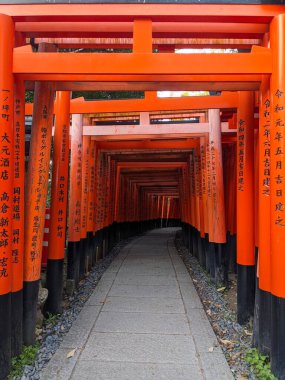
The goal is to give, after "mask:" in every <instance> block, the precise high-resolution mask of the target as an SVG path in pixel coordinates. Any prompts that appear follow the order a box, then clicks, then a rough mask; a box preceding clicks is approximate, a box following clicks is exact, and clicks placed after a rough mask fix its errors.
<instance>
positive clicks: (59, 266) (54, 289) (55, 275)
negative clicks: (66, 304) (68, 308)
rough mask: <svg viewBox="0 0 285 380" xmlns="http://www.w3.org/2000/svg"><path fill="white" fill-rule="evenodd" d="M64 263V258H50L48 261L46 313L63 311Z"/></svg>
mask: <svg viewBox="0 0 285 380" xmlns="http://www.w3.org/2000/svg"><path fill="white" fill-rule="evenodd" d="M63 265H64V259H60V260H48V262H47V289H48V298H47V302H46V304H45V313H51V314H61V313H62V293H63Z"/></svg>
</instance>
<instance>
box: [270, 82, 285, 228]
mask: <svg viewBox="0 0 285 380" xmlns="http://www.w3.org/2000/svg"><path fill="white" fill-rule="evenodd" d="M272 111H273V113H274V117H273V123H274V125H273V130H274V136H271V138H272V139H274V147H275V149H274V151H273V152H272V153H273V154H274V164H275V178H274V181H275V186H274V189H275V197H274V199H275V204H274V213H275V224H276V225H277V226H279V227H285V221H284V212H285V210H284V194H283V180H284V178H283V171H284V167H283V165H284V148H283V146H284V128H285V124H284V119H283V115H284V92H282V91H280V90H279V89H277V90H276V91H275V92H274V101H273V109H272Z"/></svg>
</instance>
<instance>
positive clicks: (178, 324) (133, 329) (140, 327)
mask: <svg viewBox="0 0 285 380" xmlns="http://www.w3.org/2000/svg"><path fill="white" fill-rule="evenodd" d="M94 331H97V332H125V333H141V334H145V333H150V334H169V335H173V334H179V335H181V334H182V335H185V334H189V324H188V319H187V317H186V315H185V314H162V313H160V314H158V313H157V314H153V313H130V312H129V313H125V312H112V311H105V312H104V311H102V312H101V313H100V316H99V318H98V320H97V322H96V325H95V327H94Z"/></svg>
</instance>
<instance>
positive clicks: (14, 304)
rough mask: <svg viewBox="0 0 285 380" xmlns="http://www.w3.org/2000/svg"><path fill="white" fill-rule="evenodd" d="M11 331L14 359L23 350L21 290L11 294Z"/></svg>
mask: <svg viewBox="0 0 285 380" xmlns="http://www.w3.org/2000/svg"><path fill="white" fill-rule="evenodd" d="M11 329H12V330H11V354H12V357H14V356H18V355H20V353H21V352H22V348H23V290H19V291H18V292H14V293H11ZM0 368H1V365H0Z"/></svg>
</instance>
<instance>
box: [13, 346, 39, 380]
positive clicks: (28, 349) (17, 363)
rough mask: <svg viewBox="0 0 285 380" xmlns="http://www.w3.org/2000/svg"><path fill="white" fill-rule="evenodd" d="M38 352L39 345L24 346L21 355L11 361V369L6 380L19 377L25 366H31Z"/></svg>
mask: <svg viewBox="0 0 285 380" xmlns="http://www.w3.org/2000/svg"><path fill="white" fill-rule="evenodd" d="M38 350H39V345H38V344H36V345H34V346H25V347H24V348H23V352H22V353H21V355H19V356H17V357H15V358H13V359H12V369H11V372H10V375H9V377H8V380H13V379H14V378H17V377H21V375H22V373H23V370H24V366H25V365H33V364H34V361H35V358H36V356H37V353H38Z"/></svg>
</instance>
